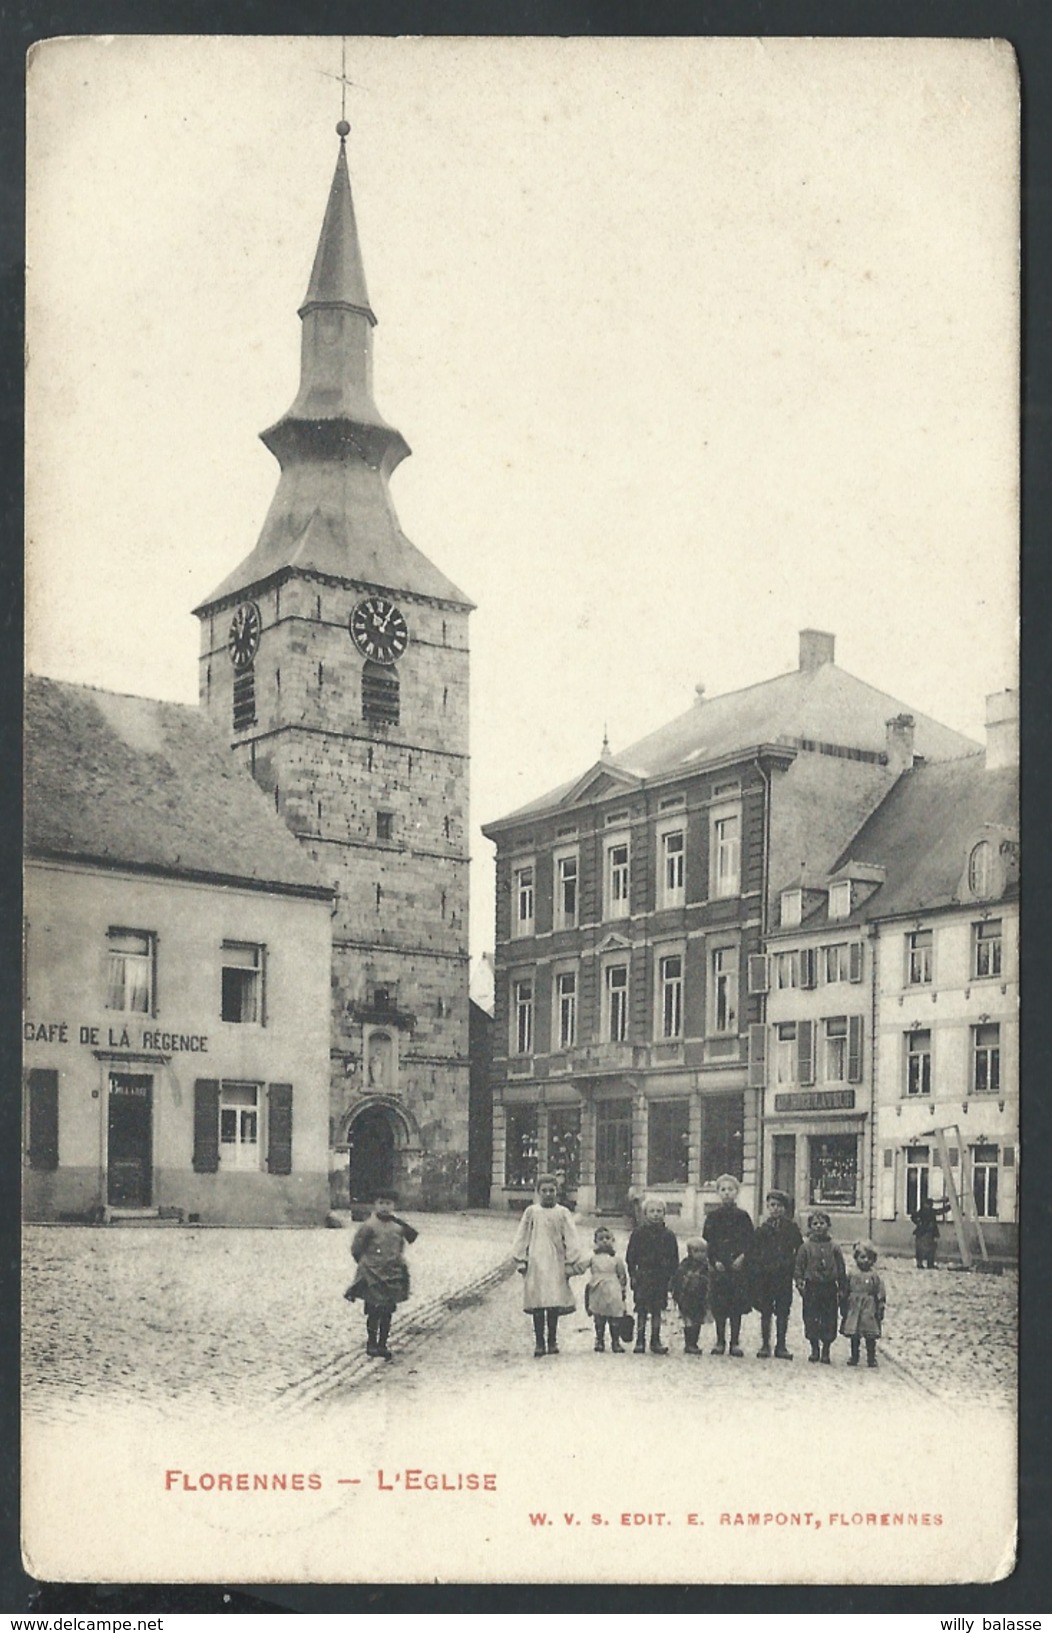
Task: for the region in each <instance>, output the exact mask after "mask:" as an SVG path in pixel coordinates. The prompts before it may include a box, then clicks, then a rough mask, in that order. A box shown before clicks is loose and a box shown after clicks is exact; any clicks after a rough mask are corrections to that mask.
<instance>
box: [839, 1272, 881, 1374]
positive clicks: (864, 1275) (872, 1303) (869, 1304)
mask: <svg viewBox="0 0 1052 1633" xmlns="http://www.w3.org/2000/svg"><path fill="white" fill-rule="evenodd" d="M851 1256H852V1258H853V1259H854V1261H855V1262H854V1265H853V1266H852V1267H851V1269H850V1270H849V1271H848V1273H847V1289H846V1291H845V1293H844V1296H843V1298H842V1299H841V1301H840V1311H841V1314H842V1316H843V1320H842V1321H841V1323H840V1331H841V1332H842V1333H843V1334H844V1336H845V1337H846V1338H847V1339H849V1340H850V1343H851V1358H850V1360H849V1361H848V1363H847V1364H848V1366H849V1367H857V1366H858V1360H859V1350H860V1348H861V1340H862V1339H863V1338H864V1339H865V1340H866V1365H867V1366H870V1367H875V1366H876V1364H877V1339H878V1338H879V1337H880V1329H881V1325H882V1323H883V1320H884V1306H885V1304H886V1303H887V1294H886V1293H885V1291H884V1281H883V1278H882V1277H880V1276H878V1275H877V1273H876V1271H875V1270H874V1268H873V1266H874V1265H875V1264H876V1262H877V1250H876V1248H875V1247H874V1246H873V1243H872V1242H856V1243H855V1245H854V1247H853V1248H852V1250H851Z"/></svg>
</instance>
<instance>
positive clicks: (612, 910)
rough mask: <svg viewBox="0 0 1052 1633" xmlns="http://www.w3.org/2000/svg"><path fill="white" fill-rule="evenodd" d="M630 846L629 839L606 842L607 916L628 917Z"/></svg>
mask: <svg viewBox="0 0 1052 1633" xmlns="http://www.w3.org/2000/svg"><path fill="white" fill-rule="evenodd" d="M628 891H629V846H628V840H627V839H612V840H607V843H606V915H605V916H606V917H607V918H608V919H626V918H627V917H628Z"/></svg>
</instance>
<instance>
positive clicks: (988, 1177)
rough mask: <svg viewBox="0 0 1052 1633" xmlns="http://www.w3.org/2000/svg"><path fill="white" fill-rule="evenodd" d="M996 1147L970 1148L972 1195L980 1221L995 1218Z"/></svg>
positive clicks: (976, 1146) (980, 1146) (977, 1146)
mask: <svg viewBox="0 0 1052 1633" xmlns="http://www.w3.org/2000/svg"><path fill="white" fill-rule="evenodd" d="M997 1156H998V1152H997V1147H996V1145H973V1146H972V1195H973V1196H974V1198H975V1211H976V1213H977V1214H978V1215H979V1218H980V1219H996V1218H997Z"/></svg>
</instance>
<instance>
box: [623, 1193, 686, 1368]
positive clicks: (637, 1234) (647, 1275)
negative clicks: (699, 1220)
mask: <svg viewBox="0 0 1052 1633" xmlns="http://www.w3.org/2000/svg"><path fill="white" fill-rule="evenodd" d="M625 1263H626V1264H627V1266H628V1274H629V1276H630V1277H631V1278H632V1291H633V1293H634V1294H635V1301H636V1344H635V1353H636V1355H642V1353H643V1351H644V1350H645V1349H646V1347H647V1341H646V1331H647V1316H649V1317H650V1352H651V1354H652V1355H667V1354H668V1346H667V1345H666V1344H663V1343H662V1342H661V1312H662V1311H663V1310H664V1308H665V1304H666V1302H667V1300H668V1290H669V1287H670V1285H671V1283H672V1278H673V1276H674V1275H675V1274H676V1267H677V1265H678V1264H679V1243H678V1242H677V1241H676V1238H675V1235H674V1233H673V1232H672V1231H670V1230H669V1228H668V1226H667V1225H666V1224H665V1204H664V1203H663V1202H662V1201H661V1200H660V1198H658V1197H655V1196H648V1197H647V1199H646V1201H645V1202H644V1204H643V1223H642V1224H641V1225H637V1226H636V1228H635V1230H634V1231H633V1232H632V1234H631V1236H630V1237H629V1238H628V1252H627V1253H626V1254H625Z"/></svg>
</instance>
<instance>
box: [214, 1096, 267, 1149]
mask: <svg viewBox="0 0 1052 1633" xmlns="http://www.w3.org/2000/svg"><path fill="white" fill-rule="evenodd" d="M259 1134H260V1129H259V1086H258V1084H255V1083H224V1084H222V1086H221V1087H220V1091H219V1166H220V1167H221V1168H236V1169H249V1170H252V1169H258V1167H259V1154H260V1149H261V1146H260V1138H259Z"/></svg>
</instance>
